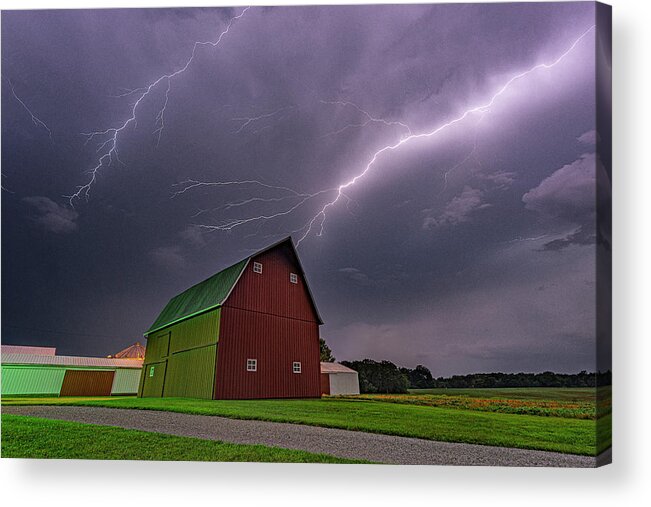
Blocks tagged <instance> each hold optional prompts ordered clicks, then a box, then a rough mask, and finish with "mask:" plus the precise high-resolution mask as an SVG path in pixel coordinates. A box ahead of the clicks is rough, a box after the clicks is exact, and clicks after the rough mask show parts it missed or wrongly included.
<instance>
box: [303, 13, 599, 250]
mask: <svg viewBox="0 0 651 507" xmlns="http://www.w3.org/2000/svg"><path fill="white" fill-rule="evenodd" d="M594 28H595V25H592V26H591V27H590V28H588V29H587V30H586V31H585V32H583V33H582V34H581V35H580V36H579V37H578V38H577V39H576V40H575V41H574V43H573V44H572V45H571V46H570V47H569V48H568V49H567V50H566V51H565V52H564V53H562V54H561V55H560V56H559V57H558V58H556V60H554V61H553V62H551V63H541V64H538V65H535V66H533V67H531V68H530V69H528V70H525V71H524V72H521V73H519V74H516V75H514V76H513V77H511V78H510V79H509V80H508V81H506V83H504V85H503V86H502V87H501V88H499V89H498V90H497V92H495V94H493V96H492V97H491V98H490V99H489V100H488V101H486V102H485V103H483V104H480V105H478V106H475V107H472V108H470V109H467V110H466V111H464V112H463V113H461V114H460V115H459V116H457V117H456V118H454V119H452V120H450V121H448V122H446V123H444V124H442V125H439V126H438V127H436V128H434V129H432V130H429V131H426V132H421V133H418V134H410V135H408V136H406V137H403V138H402V139H400V140H399V141H397V142H396V143H394V144H389V145H386V146H383V147H382V148H380V149H378V150H377V151H376V152H375V153H374V154H373V156H372V157H371V159H370V160H369V161H368V163H367V164H366V166H365V167H364V169H363V170H362V171H360V172H359V173H357V174H356V175H355V176H354V177H353V178H351V179H350V180H348V181H346V182H345V183H342V184H341V185H339V187H337V193H336V195H335V197H334V199H333V200H331V201H328V202H327V203H326V204H325V205H324V206H323V207H322V208H321V210H320V211H319V212H318V213H317V214H316V215H314V216H313V217H312V218H311V219H310V220H309V222H308V223H307V225H306V226H305V227H304V229H305V233H304V234H303V235H302V236H301V237H300V238H299V240H298V241H297V242H296V246H297V247H298V246H299V245H300V244H301V242H302V241H303V240H304V239H305V238H306V237H307V236H308V235H309V234H310V233H311V232H312V228H313V227H314V226H315V225H316V224H317V223H319V224H320V230H319V232H318V233H317V236H321V235H322V234H323V227H324V224H325V220H326V218H327V213H328V211H329V210H330V209H331V208H332V207H334V206H335V205H336V204H337V203H338V202H339V200H340V199H341V197H342V196H343V195H344V191H345V190H346V189H348V188H350V187H352V186H354V185H355V184H356V183H357V182H358V181H359V180H360V179H362V178H363V177H364V176H366V174H368V173H369V172H370V171H371V170H372V169H373V167H374V165H375V163H376V162H377V161H378V159H380V158H381V157H382V155H384V154H385V153H387V152H392V151H396V150H398V149H400V148H401V147H402V146H404V145H406V144H408V143H410V142H413V141H415V140H418V139H427V138H433V137H435V136H436V135H437V134H439V133H441V132H443V131H444V130H446V129H448V128H450V127H452V126H453V125H456V124H458V123H461V122H462V121H464V120H465V119H466V118H468V117H469V116H471V115H473V114H476V113H486V112H487V111H488V110H490V108H491V107H492V106H493V104H495V101H496V100H497V99H498V98H499V97H501V96H502V95H503V94H504V93H506V91H507V90H508V89H509V88H510V87H511V85H513V83H515V82H516V81H520V80H521V79H523V78H525V77H526V76H528V75H530V74H532V73H534V72H536V71H538V70H543V69H551V68H552V67H555V66H556V65H558V64H559V63H560V62H561V61H563V60H564V59H565V58H566V57H567V55H569V54H570V53H571V52H572V51H573V50H574V48H575V47H576V46H577V45H578V44H579V43H580V42H581V41H582V40H583V39H584V38H585V37H586V36H587V35H588V33H590V32H591V31H592V30H593V29H594Z"/></svg>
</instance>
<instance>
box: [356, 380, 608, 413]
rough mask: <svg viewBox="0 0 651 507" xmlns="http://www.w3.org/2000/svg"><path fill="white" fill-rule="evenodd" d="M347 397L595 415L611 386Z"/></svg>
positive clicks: (605, 403)
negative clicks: (597, 388)
mask: <svg viewBox="0 0 651 507" xmlns="http://www.w3.org/2000/svg"><path fill="white" fill-rule="evenodd" d="M597 393H598V395H597ZM347 398H351V399H369V400H374V401H384V402H387V403H402V404H408V405H421V406H428V407H442V408H458V409H465V410H478V411H482V412H501V413H505V414H527V415H539V416H547V417H565V418H571V419H597V418H598V417H602V416H604V415H607V414H609V413H610V409H611V391H610V387H600V388H599V390H598V391H596V390H595V389H585V388H576V389H572V388H569V389H565V388H559V389H557V388H511V389H412V390H410V391H409V394H376V395H360V396H350V397H347Z"/></svg>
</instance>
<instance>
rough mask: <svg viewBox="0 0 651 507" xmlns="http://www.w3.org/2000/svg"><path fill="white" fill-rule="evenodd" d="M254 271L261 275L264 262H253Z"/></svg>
mask: <svg viewBox="0 0 651 507" xmlns="http://www.w3.org/2000/svg"><path fill="white" fill-rule="evenodd" d="M253 272H254V273H258V274H259V275H261V274H262V263H260V262H254V263H253Z"/></svg>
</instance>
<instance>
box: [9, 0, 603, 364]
mask: <svg viewBox="0 0 651 507" xmlns="http://www.w3.org/2000/svg"><path fill="white" fill-rule="evenodd" d="M241 12H242V8H233V9H231V8H214V9H209V8H206V9H128V10H127V9H117V10H116V9H102V10H66V11H54V10H50V11H37V10H32V11H15V12H9V11H8V12H3V16H2V59H3V64H2V66H3V68H2V71H3V76H6V77H7V78H8V79H11V82H12V84H13V85H14V90H15V93H16V95H17V96H18V97H20V99H21V100H22V102H23V103H24V104H25V106H26V107H27V108H29V109H30V110H31V111H33V112H34V113H35V114H37V116H38V118H40V119H41V120H42V121H43V122H44V123H45V124H46V125H47V126H48V128H49V129H50V130H51V132H52V139H51V140H50V137H49V135H48V132H47V131H46V130H45V129H44V128H42V127H41V126H39V125H35V124H34V123H33V122H32V120H31V118H30V115H29V114H28V112H27V110H26V109H25V108H24V107H23V106H22V105H21V103H19V102H18V101H17V100H16V98H15V97H14V96H13V95H12V93H11V90H10V89H8V87H6V86H3V92H2V109H3V115H2V136H3V137H2V172H3V181H2V183H3V187H6V188H10V189H11V191H12V192H13V193H9V192H3V194H2V240H3V241H2V274H3V276H2V298H3V307H4V308H3V309H4V312H3V319H2V334H3V341H4V342H6V343H10V342H15V343H24V344H35V345H53V346H56V347H58V349H59V352H60V353H67V354H94V355H106V354H110V353H114V352H116V351H117V350H120V349H121V348H123V347H124V346H126V345H128V344H130V343H132V342H134V341H136V340H138V339H140V337H141V333H142V332H143V331H144V330H145V329H147V328H148V326H149V325H150V324H151V323H152V322H153V320H154V319H155V318H156V316H157V314H158V312H159V311H160V310H161V308H162V307H163V306H164V304H165V303H166V302H167V301H168V300H169V298H171V297H172V296H174V295H175V294H176V293H178V292H180V291H182V290H184V289H186V288H187V287H189V286H190V285H193V284H195V283H197V282H199V281H201V280H202V279H204V278H206V277H208V276H210V275H212V274H214V273H215V272H216V271H218V270H219V269H222V268H223V267H225V266H227V265H230V264H232V263H233V262H236V261H237V260H239V259H241V258H243V257H245V256H247V255H249V254H250V253H251V252H253V251H255V250H256V249H259V248H262V247H264V246H266V245H268V244H270V243H272V242H273V241H275V240H277V239H279V238H281V237H283V236H286V235H289V234H292V235H293V236H294V238H295V239H298V238H300V237H302V236H303V234H304V233H305V232H306V230H307V229H306V224H309V223H310V221H311V220H312V219H313V218H314V217H315V216H317V217H318V213H319V211H320V210H321V209H323V207H324V206H325V205H326V204H327V203H328V202H331V201H332V200H333V199H334V198H335V196H337V195H338V194H337V192H338V190H337V189H338V188H339V187H340V185H342V184H344V183H346V182H349V181H351V180H352V179H353V178H355V177H356V176H359V175H360V174H362V172H363V171H364V168H365V167H367V165H368V164H369V161H371V160H372V157H373V155H374V154H375V153H377V152H378V150H380V149H381V148H382V147H385V146H387V145H394V144H396V143H398V142H399V141H400V140H401V139H403V138H405V136H408V135H409V133H410V132H411V133H421V132H426V131H432V130H434V129H436V128H437V127H439V126H441V125H444V124H446V123H447V122H450V121H451V120H452V119H454V118H458V117H459V116H460V115H461V114H462V113H463V112H464V111H466V110H467V109H470V108H474V107H477V106H478V105H480V104H485V103H486V102H487V100H489V99H490V97H491V96H493V95H494V94H495V93H496V92H497V90H499V89H500V88H501V87H502V86H503V85H504V84H505V83H506V82H507V81H508V80H509V79H510V78H511V77H512V76H514V75H516V74H519V73H521V72H523V71H525V70H527V69H530V68H532V67H533V66H535V65H537V64H540V63H543V62H551V61H554V60H555V59H557V58H558V56H559V55H560V54H562V53H563V52H565V51H567V49H568V48H569V47H570V46H572V44H573V43H574V42H575V41H576V40H577V38H578V37H579V36H581V34H584V33H585V34H586V35H585V37H584V38H583V39H582V40H581V41H580V42H579V43H578V44H576V46H575V47H574V49H573V50H572V51H571V52H570V53H568V55H567V56H566V58H565V59H564V60H563V61H561V62H560V63H558V65H556V66H554V67H553V68H551V69H543V70H537V71H536V72H533V73H532V74H531V75H528V76H527V77H526V78H523V79H522V80H519V81H517V82H514V83H513V84H512V85H511V86H510V87H509V89H508V91H507V92H505V93H503V94H502V95H500V96H499V97H498V98H497V99H496V100H495V101H494V103H492V105H491V107H490V108H487V109H486V110H485V111H482V112H481V113H479V112H477V113H473V114H471V115H469V116H468V117H467V118H465V119H464V120H463V121H460V122H458V123H454V124H452V125H450V126H449V127H446V128H445V129H444V130H442V131H441V132H440V133H439V134H437V135H435V136H431V137H426V138H422V139H414V140H412V141H410V142H407V143H404V144H403V145H401V146H400V147H399V148H397V149H392V150H387V151H385V152H383V153H382V154H381V155H380V156H378V157H377V160H375V162H374V163H373V164H372V167H371V168H370V169H369V170H368V171H366V172H364V173H363V176H362V177H359V178H358V179H356V180H355V184H353V185H350V186H347V187H345V190H344V191H343V194H344V195H342V196H341V197H340V199H339V200H338V201H337V202H336V204H335V205H333V206H331V207H330V208H328V210H327V214H326V215H325V216H324V217H323V219H321V218H318V219H317V220H315V221H314V222H313V223H314V227H313V229H311V232H310V233H309V234H307V235H306V236H305V239H304V240H303V241H302V242H301V244H300V247H299V254H300V255H301V259H302V262H303V265H304V267H305V270H306V273H307V276H308V279H309V282H310V285H311V288H312V291H313V293H314V295H315V298H316V302H317V304H318V306H319V310H320V313H321V314H322V316H323V319H324V321H325V325H324V326H323V328H322V334H323V336H324V337H325V338H326V340H327V341H328V343H329V345H330V346H331V348H332V349H333V352H334V354H335V356H336V357H337V358H338V359H340V360H344V359H361V358H364V357H369V358H374V359H390V360H394V361H396V362H398V363H399V364H401V365H404V366H415V365H416V364H419V363H420V364H425V365H427V366H429V367H431V368H432V371H433V373H434V374H435V375H442V374H453V373H467V372H470V371H489V370H502V371H514V370H520V369H527V370H542V369H552V370H558V371H577V370H580V369H591V368H593V367H594V353H593V351H594V341H595V330H594V326H593V325H592V323H593V321H594V317H595V308H594V285H593V283H594V279H593V278H594V270H591V266H593V265H594V256H595V252H594V244H593V242H594V238H592V237H590V236H589V233H591V231H593V230H594V229H593V228H591V226H590V224H591V223H594V216H593V212H594V209H593V208H594V199H595V171H596V166H597V165H598V164H599V163H600V162H599V160H598V159H597V158H596V156H595V154H594V152H595V150H596V148H595V145H594V143H596V142H597V141H598V136H597V135H596V129H597V128H596V125H595V116H596V114H595V82H594V79H595V62H594V59H595V55H594V48H595V34H594V31H590V27H591V26H592V25H593V24H594V14H595V12H594V5H593V4H591V3H583V2H577V3H572V2H570V3H536V4H517V3H516V4H513V3H505V4H485V5H484V4H465V5H453V4H437V5H399V6H398V5H386V6H329V7H253V8H251V9H249V10H248V11H247V12H246V14H245V15H244V16H242V17H241V18H240V19H238V20H237V21H236V22H234V23H233V25H232V27H231V29H230V30H229V32H228V33H227V34H226V35H225V36H224V37H223V39H222V40H221V42H220V44H219V45H218V46H216V47H213V46H211V45H200V46H198V47H197V49H196V54H195V56H194V58H193V60H192V63H191V64H190V65H189V66H188V67H187V70H186V71H185V72H184V73H183V74H182V75H179V76H176V77H174V78H173V79H170V81H169V89H168V86H167V85H168V83H167V81H165V80H162V81H161V84H160V85H159V86H157V87H155V88H154V89H153V90H152V92H151V94H150V95H148V96H147V98H146V99H145V100H143V101H142V102H141V103H140V104H139V106H138V108H137V111H136V112H137V115H136V116H137V121H134V122H133V123H130V124H129V125H128V128H125V129H124V131H123V132H121V133H120V135H119V138H118V140H119V141H118V143H119V145H118V152H117V156H116V157H115V158H111V161H110V164H109V163H108V161H106V163H104V164H103V165H102V166H101V168H100V170H99V171H98V172H97V173H96V175H95V176H96V178H95V180H93V184H92V188H91V189H90V192H89V195H88V199H86V198H85V196H82V198H80V199H75V200H73V204H74V208H73V207H71V206H70V202H69V200H68V199H67V198H66V197H63V196H69V195H71V194H73V193H74V192H75V191H77V190H78V189H79V187H80V186H82V185H84V184H86V183H88V182H89V180H90V178H92V172H89V171H90V170H91V169H93V167H95V166H96V165H97V164H98V158H99V157H100V155H101V153H103V151H102V150H103V149H106V145H104V146H103V145H102V143H104V142H105V140H106V138H105V137H102V136H101V135H100V136H89V135H83V133H89V132H94V131H100V132H101V131H106V130H107V129H108V130H109V131H110V129H111V128H113V129H115V128H117V127H118V126H119V125H122V124H123V123H124V122H125V120H126V119H127V118H129V115H130V114H131V112H132V107H133V103H134V97H137V96H138V93H139V92H138V91H137V90H138V89H139V88H140V87H143V86H147V84H148V83H152V82H153V81H154V80H156V79H157V78H158V77H160V76H163V75H165V74H170V73H173V72H174V71H176V70H178V69H180V68H182V67H183V65H185V63H186V62H187V61H188V58H190V57H191V56H192V55H193V47H194V44H195V42H197V41H215V40H216V39H217V37H218V36H219V34H220V33H222V31H224V30H225V28H226V26H227V24H228V22H229V20H231V19H232V18H233V17H234V16H237V15H239V14H240V13H241ZM134 94H135V95H134ZM163 107H164V114H163V115H162V116H161V110H162V108H163ZM161 125H164V128H163V129H162V130H159V129H160V127H161ZM159 134H160V138H159ZM606 169H607V170H608V171H609V168H606ZM192 182H195V184H194V185H195V186H192V187H191V188H190V189H188V190H187V191H185V192H183V189H184V188H188V186H189V185H193V183H192ZM196 182H200V183H203V184H196ZM211 182H212V183H222V184H220V185H211V184H210V183H211ZM225 182H240V183H237V184H223V183H225ZM241 182H248V183H245V184H244V183H241ZM290 210H291V211H290ZM268 217H272V218H268ZM554 242H555V243H554ZM79 335H84V337H83V338H80V336H79ZM110 336H112V337H113V338H109V337H110Z"/></svg>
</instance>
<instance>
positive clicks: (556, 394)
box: [3, 389, 611, 455]
mask: <svg viewBox="0 0 651 507" xmlns="http://www.w3.org/2000/svg"><path fill="white" fill-rule="evenodd" d="M445 391H446V393H447V394H446V395H450V394H452V391H455V392H454V394H453V396H458V397H464V396H465V397H466V398H473V397H474V398H478V399H479V398H480V397H484V398H481V399H486V398H485V394H484V392H483V391H491V393H490V394H491V395H493V396H495V397H496V398H497V399H515V398H505V396H506V394H505V393H504V392H502V393H499V392H498V391H500V390H498V389H491V390H481V391H482V392H478V391H479V390H463V391H465V392H463V393H461V392H457V391H461V390H452V389H446V390H445ZM471 391H474V392H471ZM509 391H512V390H509ZM516 391H518V393H519V396H520V398H519V399H526V398H522V396H526V394H525V393H524V392H522V390H520V389H518V390H516ZM547 391H548V392H547V393H546V394H545V393H543V392H542V391H541V390H534V391H532V393H531V394H530V396H534V397H535V396H538V397H539V398H538V399H539V400H540V401H552V402H553V401H558V400H559V398H562V399H563V400H564V402H567V403H572V402H574V401H576V398H577V397H583V398H586V397H588V396H592V399H593V400H594V393H595V391H594V389H591V390H582V391H579V392H577V393H574V394H572V393H568V392H567V391H566V390H562V389H551V390H547ZM518 393H515V394H516V395H517V394H518ZM437 395H439V394H434V393H431V392H428V393H426V396H427V397H432V396H437ZM419 396H420V395H417V394H414V395H413V397H414V398H416V397H419ZM509 396H512V395H509ZM544 396H546V398H545V397H544ZM500 397H501V398H500ZM534 399H535V398H534ZM584 401H585V400H584ZM3 404H32V405H33V404H78V405H90V406H93V405H96V406H106V407H115V408H135V409H144V410H168V411H173V412H182V413H190V414H202V415H218V416H223V417H231V418H236V419H257V420H266V421H276V422H291V423H298V424H309V425H314V426H326V427H332V428H343V429H349V430H358V431H367V432H372V433H384V434H390V435H400V436H409V437H417V438H426V439H431V440H440V441H447V442H468V443H476V444H485V445H497V446H505V447H519V448H526V449H541V450H549V451H559V452H566V453H572V454H583V455H595V454H596V453H598V452H601V451H603V450H605V449H606V448H608V447H609V446H610V442H609V441H603V442H601V443H600V445H599V447H598V448H597V442H596V438H595V434H596V431H597V424H599V429H600V431H602V432H604V433H607V432H608V428H609V427H610V421H611V419H610V415H605V416H604V417H602V418H600V419H599V421H598V422H597V421H596V420H594V418H576V417H559V416H558V415H557V414H556V415H554V414H546V415H545V416H544V417H543V416H541V415H528V414H523V413H504V412H500V411H486V410H480V409H477V408H474V407H473V408H468V407H464V406H454V407H450V406H432V405H427V404H421V403H420V402H419V401H418V400H417V399H414V400H412V401H411V402H409V403H403V402H401V403H396V402H392V401H388V400H385V399H383V398H382V397H381V396H373V397H361V398H354V399H350V398H336V397H332V398H323V399H309V400H217V401H210V400H190V399H181V398H166V399H160V398H144V399H142V398H113V399H108V398H105V399H93V398H68V399H61V398H59V399H57V398H43V399H32V400H27V399H25V398H17V399H13V400H7V399H4V400H3Z"/></svg>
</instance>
